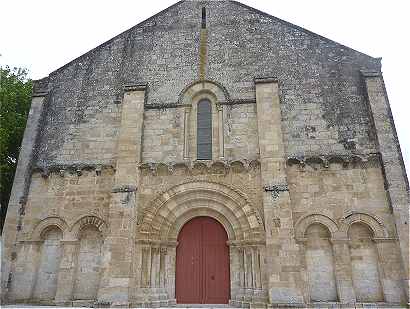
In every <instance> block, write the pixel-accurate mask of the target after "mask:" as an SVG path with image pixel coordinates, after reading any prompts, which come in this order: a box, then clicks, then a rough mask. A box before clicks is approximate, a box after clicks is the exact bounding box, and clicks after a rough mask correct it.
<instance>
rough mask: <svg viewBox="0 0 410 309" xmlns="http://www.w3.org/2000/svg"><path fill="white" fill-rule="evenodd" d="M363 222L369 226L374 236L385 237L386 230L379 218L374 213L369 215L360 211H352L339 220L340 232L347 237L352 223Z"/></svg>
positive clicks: (386, 235) (386, 234)
mask: <svg viewBox="0 0 410 309" xmlns="http://www.w3.org/2000/svg"><path fill="white" fill-rule="evenodd" d="M358 222H361V223H364V224H366V225H368V226H369V227H370V229H371V230H372V232H373V236H374V237H375V238H387V237H388V236H389V235H388V232H387V229H386V227H385V226H384V224H383V222H382V220H381V219H379V218H377V217H376V216H374V215H369V214H366V213H362V212H354V213H351V214H348V215H347V216H345V217H344V218H343V219H342V220H341V224H340V232H341V233H342V234H343V235H344V236H345V237H346V238H348V235H347V232H348V230H349V227H350V226H351V225H352V224H353V223H358Z"/></svg>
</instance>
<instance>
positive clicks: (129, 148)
mask: <svg viewBox="0 0 410 309" xmlns="http://www.w3.org/2000/svg"><path fill="white" fill-rule="evenodd" d="M145 88H146V86H145V85H130V86H126V87H124V92H125V93H124V98H123V101H122V114H121V127H120V132H119V137H118V144H117V164H116V172H115V181H114V183H115V184H114V188H113V190H112V195H111V204H110V210H109V218H110V219H109V220H110V221H109V233H108V236H107V237H106V239H105V244H104V248H103V252H104V259H103V260H104V265H103V275H102V280H101V284H100V290H99V292H98V301H99V302H103V303H107V302H108V303H110V304H111V305H112V306H116V305H118V306H120V305H121V306H127V305H129V303H130V301H131V300H130V293H129V291H130V283H131V282H132V277H133V269H132V268H133V256H134V248H135V244H134V243H135V239H134V238H135V236H134V235H135V231H134V229H135V221H136V216H137V211H138V196H137V188H138V184H139V174H138V173H139V171H138V164H139V163H140V161H141V145H142V143H141V138H142V128H143V119H144V102H145V90H146V89H145Z"/></svg>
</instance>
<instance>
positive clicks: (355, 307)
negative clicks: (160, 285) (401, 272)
mask: <svg viewBox="0 0 410 309" xmlns="http://www.w3.org/2000/svg"><path fill="white" fill-rule="evenodd" d="M1 308H31V309H44V308H70V309H91V308H121V307H98V306H97V307H61V306H38V305H29V304H17V305H2V306H1ZM122 308H124V307H122ZM127 308H131V309H150V308H152V307H150V308H142V307H127ZM167 308H174V309H178V308H181V309H182V308H184V309H185V308H189V309H219V308H229V309H240V308H239V307H230V306H228V305H208V304H207V305H178V306H176V307H157V309H167ZM251 308H252V309H258V308H257V307H251ZM268 308H272V309H273V308H274V309H285V308H293V309H316V308H321V309H322V308H326V309H365V308H366V309H367V308H371V309H379V308H383V309H390V308H391V309H393V308H410V304H407V305H399V304H382V303H379V304H377V303H361V304H337V303H331V304H330V303H327V304H326V303H323V304H312V305H304V306H298V305H279V304H278V305H270V306H269V307H268Z"/></svg>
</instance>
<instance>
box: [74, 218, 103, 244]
mask: <svg viewBox="0 0 410 309" xmlns="http://www.w3.org/2000/svg"><path fill="white" fill-rule="evenodd" d="M87 226H94V227H95V228H97V229H98V230H99V231H100V232H101V235H102V236H103V237H105V236H106V235H107V232H108V227H107V224H106V223H105V221H104V220H103V219H101V218H99V217H97V216H93V215H87V216H81V217H80V218H79V219H77V220H76V221H75V223H74V224H73V225H72V226H71V229H70V233H71V234H72V236H73V237H74V239H76V240H78V239H79V234H80V232H81V230H83V229H84V228H85V227H87Z"/></svg>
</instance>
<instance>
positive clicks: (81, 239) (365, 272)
mask: <svg viewBox="0 0 410 309" xmlns="http://www.w3.org/2000/svg"><path fill="white" fill-rule="evenodd" d="M203 6H204V7H205V8H206V12H207V20H206V29H204V28H202V29H200V26H201V11H202V7H203ZM199 49H200V51H199ZM361 69H367V70H370V71H371V72H370V73H369V72H368V71H366V72H367V73H363V72H360V70H361ZM379 70H380V60H379V59H374V58H371V57H369V56H366V55H363V54H361V53H359V52H357V51H354V50H352V49H349V48H347V47H344V46H342V45H340V44H337V43H335V42H333V41H330V40H328V39H325V38H323V37H320V36H318V35H316V34H313V33H310V32H309V31H307V30H305V29H302V28H299V27H297V26H294V25H291V24H289V23H287V22H284V21H281V20H279V19H277V18H274V17H272V16H268V15H266V14H264V13H261V12H258V11H256V10H254V9H252V8H249V7H246V6H244V5H242V4H239V3H236V2H234V1H204V2H198V1H185V2H180V3H178V4H176V5H174V6H172V7H170V8H169V9H167V10H165V11H163V12H162V13H161V14H159V15H155V16H153V17H152V18H150V19H148V20H147V21H144V22H142V23H141V24H139V25H137V26H136V27H133V28H131V29H130V30H128V31H126V32H124V33H122V34H120V35H119V36H117V37H115V38H113V39H112V40H110V41H108V42H106V43H104V44H102V45H101V46H99V47H97V48H96V49H94V50H92V51H90V52H88V53H87V54H85V55H83V56H81V57H79V58H77V59H75V60H73V61H72V62H70V63H69V64H67V65H65V66H64V67H62V68H60V69H59V70H57V71H55V72H53V73H52V74H50V76H49V77H48V78H46V79H44V80H41V81H38V82H36V84H35V92H34V94H33V101H32V108H31V111H30V117H29V123H28V125H27V128H26V131H25V137H24V140H23V144H22V151H21V154H20V158H19V163H18V169H17V172H16V178H15V182H14V185H13V192H12V196H11V199H10V206H9V211H8V214H7V219H6V225H5V237H4V244H3V246H4V251H3V252H4V258H3V259H2V271H3V272H2V278H1V280H2V288H3V289H4V290H3V291H5V293H3V295H2V297H3V299H4V298H6V299H7V300H8V301H12V302H14V301H36V302H39V301H40V302H43V303H53V304H61V305H75V304H78V305H92V304H94V303H96V304H99V305H113V306H129V305H135V306H167V305H174V304H175V302H176V299H175V267H176V266H175V264H176V263H175V262H176V260H175V259H176V250H177V237H178V232H179V231H180V229H181V228H182V226H183V225H184V224H185V223H186V222H188V221H189V220H190V219H192V218H194V217H197V216H210V217H212V218H214V219H216V220H218V221H219V222H220V223H221V224H222V225H223V227H224V228H225V230H226V232H227V235H228V243H227V245H228V246H229V252H230V276H231V286H230V287H231V299H230V303H231V305H235V306H240V307H249V306H252V307H255V308H265V307H266V306H277V305H278V304H287V305H292V306H305V304H312V303H316V302H322V303H323V302H325V303H326V304H330V303H334V302H337V303H338V304H337V306H342V307H343V306H345V307H346V306H353V305H354V304H355V303H362V302H377V303H379V304H378V305H380V306H387V307H389V306H390V307H391V306H401V305H402V304H403V303H405V302H406V299H408V282H409V277H408V273H407V272H406V271H407V270H408V264H407V262H408V250H407V249H408V235H409V234H408V202H409V198H408V183H407V182H406V180H405V172H404V169H403V166H402V161H401V155H400V149H399V145H398V141H397V138H396V135H395V132H394V125H393V123H392V120H391V114H390V113H389V108H388V102H387V97H386V95H385V92H384V90H383V89H384V88H383V81H382V79H381V75H380V73H379ZM266 76H269V77H266ZM363 78H364V81H363ZM201 99H207V100H209V102H211V105H212V112H211V119H212V124H213V127H212V140H211V141H212V160H197V158H196V138H197V137H196V135H197V130H196V129H197V124H196V116H197V114H196V111H197V107H196V106H197V103H198V101H199V100H201ZM406 293H407V295H406Z"/></svg>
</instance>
